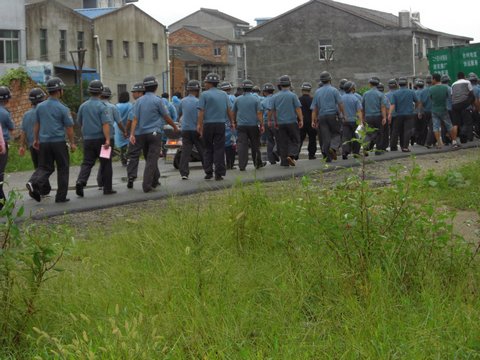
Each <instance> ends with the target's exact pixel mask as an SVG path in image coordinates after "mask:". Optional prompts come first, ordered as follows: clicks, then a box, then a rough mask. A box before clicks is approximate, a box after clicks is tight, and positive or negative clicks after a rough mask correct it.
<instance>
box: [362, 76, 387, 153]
mask: <svg viewBox="0 0 480 360" xmlns="http://www.w3.org/2000/svg"><path fill="white" fill-rule="evenodd" d="M368 83H369V85H370V90H368V91H367V92H366V93H365V94H363V100H362V107H363V116H364V118H365V123H366V124H367V125H368V128H369V130H368V131H367V134H366V136H365V144H366V145H365V149H364V150H365V151H371V150H373V146H374V145H375V155H382V154H383V153H384V151H382V136H383V129H384V126H385V125H386V123H387V107H386V106H387V102H386V98H385V96H384V95H383V93H381V92H380V91H379V90H378V88H377V86H378V85H379V84H380V80H379V79H378V78H377V77H372V78H371V79H370V80H369V81H368Z"/></svg>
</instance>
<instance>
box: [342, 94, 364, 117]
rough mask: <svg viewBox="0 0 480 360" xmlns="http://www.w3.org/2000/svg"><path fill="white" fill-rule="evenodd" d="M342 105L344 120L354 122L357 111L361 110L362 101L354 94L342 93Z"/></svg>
mask: <svg viewBox="0 0 480 360" xmlns="http://www.w3.org/2000/svg"><path fill="white" fill-rule="evenodd" d="M342 101H343V106H344V107H345V117H346V119H345V121H347V122H352V123H356V122H357V120H358V118H357V112H358V111H360V110H362V103H361V102H360V99H359V98H358V97H357V96H355V94H351V93H350V94H345V95H342Z"/></svg>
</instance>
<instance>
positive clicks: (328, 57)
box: [318, 39, 335, 62]
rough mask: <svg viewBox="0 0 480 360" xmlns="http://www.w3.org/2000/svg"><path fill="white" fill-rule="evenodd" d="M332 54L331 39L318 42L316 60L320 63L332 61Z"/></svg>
mask: <svg viewBox="0 0 480 360" xmlns="http://www.w3.org/2000/svg"><path fill="white" fill-rule="evenodd" d="M334 52H335V50H334V49H333V45H332V40H331V39H322V40H318V56H319V57H318V58H319V59H320V61H327V62H328V61H332V60H333V54H334Z"/></svg>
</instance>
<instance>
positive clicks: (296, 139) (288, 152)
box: [268, 75, 303, 167]
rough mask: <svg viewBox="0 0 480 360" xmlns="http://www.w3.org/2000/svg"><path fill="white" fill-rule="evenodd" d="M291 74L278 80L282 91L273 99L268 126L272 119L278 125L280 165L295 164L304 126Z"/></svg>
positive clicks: (300, 105)
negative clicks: (292, 87)
mask: <svg viewBox="0 0 480 360" xmlns="http://www.w3.org/2000/svg"><path fill="white" fill-rule="evenodd" d="M291 84H292V83H291V80H290V76H288V75H283V76H281V77H280V79H279V81H278V85H279V87H280V89H281V90H280V92H278V93H277V94H276V95H275V96H274V97H273V98H272V101H271V104H270V105H271V109H270V112H269V114H268V122H269V124H268V126H269V127H270V126H271V122H272V119H273V118H274V119H275V120H276V125H277V126H278V142H277V146H278V151H279V153H280V166H284V167H287V166H295V165H296V161H295V159H296V158H297V157H298V149H299V143H300V132H299V129H301V128H302V127H303V115H302V104H300V100H298V97H297V95H295V94H294V93H293V92H292V91H291V90H290V86H291Z"/></svg>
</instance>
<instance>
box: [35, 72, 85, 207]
mask: <svg viewBox="0 0 480 360" xmlns="http://www.w3.org/2000/svg"><path fill="white" fill-rule="evenodd" d="M64 87H65V84H64V83H63V81H62V80H61V79H60V78H57V77H54V78H51V79H50V80H48V81H47V84H46V88H47V92H48V94H49V97H48V99H47V100H45V101H44V102H42V103H41V104H39V105H37V109H36V111H35V115H36V117H35V125H34V128H33V139H34V140H33V147H34V148H36V149H39V157H38V168H37V170H35V172H34V173H33V175H32V177H31V178H30V180H29V182H28V183H27V190H28V194H29V195H30V196H31V197H32V198H33V199H35V200H36V201H38V202H40V201H41V193H40V192H41V190H42V189H45V188H46V187H47V186H48V179H49V178H50V175H51V174H52V173H53V172H54V171H55V165H56V167H57V185H58V188H57V194H56V195H55V202H56V203H65V202H67V201H69V199H68V198H67V193H68V178H69V170H70V169H69V166H70V157H69V153H68V146H67V143H66V142H65V134H66V135H67V137H68V141H69V143H70V149H71V151H72V152H73V151H75V150H76V149H77V145H76V144H75V140H74V134H73V119H72V116H71V115H70V110H69V109H68V108H67V107H66V106H65V105H63V104H62V103H61V102H60V99H61V97H62V96H63V89H64Z"/></svg>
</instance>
